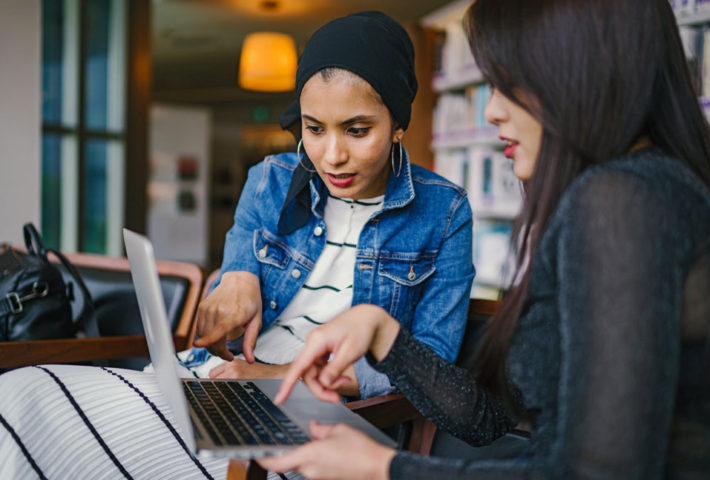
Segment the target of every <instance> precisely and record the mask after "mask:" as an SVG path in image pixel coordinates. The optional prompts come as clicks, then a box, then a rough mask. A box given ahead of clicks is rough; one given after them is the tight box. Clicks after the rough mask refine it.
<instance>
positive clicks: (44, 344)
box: [0, 335, 186, 368]
mask: <svg viewBox="0 0 710 480" xmlns="http://www.w3.org/2000/svg"><path fill="white" fill-rule="evenodd" d="M173 341H174V342H175V344H176V345H184V344H185V343H186V339H185V338H184V337H181V336H178V335H174V336H173ZM147 356H148V345H147V344H146V340H145V336H143V335H127V336H116V337H98V338H66V339H57V340H30V341H24V342H2V343H0V368H16V367H23V366H27V365H40V364H43V363H75V362H90V361H93V360H110V359H116V358H128V357H147Z"/></svg>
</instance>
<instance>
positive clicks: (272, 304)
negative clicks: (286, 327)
mask: <svg viewBox="0 0 710 480" xmlns="http://www.w3.org/2000/svg"><path fill="white" fill-rule="evenodd" d="M269 307H270V308H271V310H276V307H278V304H277V303H276V301H275V300H271V302H269Z"/></svg>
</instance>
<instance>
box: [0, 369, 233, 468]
mask: <svg viewBox="0 0 710 480" xmlns="http://www.w3.org/2000/svg"><path fill="white" fill-rule="evenodd" d="M227 466H228V462H227V460H210V461H202V460H198V459H197V458H195V457H194V456H193V455H191V454H190V453H189V451H188V449H187V446H186V444H185V442H184V440H183V438H182V437H181V433H180V432H178V431H177V430H176V428H175V427H174V426H173V421H172V414H171V412H170V411H169V409H168V407H167V404H166V402H165V400H164V398H163V396H162V394H161V393H160V391H159V389H158V385H157V382H156V381H155V377H154V375H153V374H149V373H143V372H138V371H134V370H124V369H118V368H103V367H82V366H69V365H43V366H37V367H26V368H21V369H18V370H13V371H10V372H7V373H5V374H3V375H0V479H25V478H28V479H30V478H50V479H84V478H85V479H102V478H106V479H117V478H132V479H172V478H175V479H198V478H199V479H204V478H213V479H220V480H221V479H224V478H226V477H227Z"/></svg>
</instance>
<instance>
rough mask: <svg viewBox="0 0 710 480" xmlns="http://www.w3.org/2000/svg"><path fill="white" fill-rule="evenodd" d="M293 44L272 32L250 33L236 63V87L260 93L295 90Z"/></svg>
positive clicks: (290, 40) (291, 39) (283, 36)
mask: <svg viewBox="0 0 710 480" xmlns="http://www.w3.org/2000/svg"><path fill="white" fill-rule="evenodd" d="M297 62H298V59H297V55H296V44H295V43H294V41H293V38H291V36H289V35H286V34H283V33H275V32H256V33H250V34H249V35H247V36H246V38H244V44H243V45H242V55H241V57H240V59H239V86H240V87H242V88H244V89H246V90H257V91H261V92H286V91H289V90H293V89H294V88H296V67H297Z"/></svg>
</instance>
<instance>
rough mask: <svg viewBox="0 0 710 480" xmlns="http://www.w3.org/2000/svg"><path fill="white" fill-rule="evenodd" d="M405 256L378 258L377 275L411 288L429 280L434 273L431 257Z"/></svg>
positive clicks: (434, 268) (432, 258) (432, 257)
mask: <svg viewBox="0 0 710 480" xmlns="http://www.w3.org/2000/svg"><path fill="white" fill-rule="evenodd" d="M407 257H408V256H406V255H401V256H400V255H398V256H396V257H380V262H379V268H378V272H377V273H378V274H379V275H381V276H383V277H387V278H389V279H390V280H394V281H395V282H397V283H399V284H401V285H404V286H406V287H413V286H415V285H419V284H420V283H422V282H423V281H424V280H426V279H427V278H429V277H430V276H431V275H432V274H433V273H434V272H435V271H436V267H434V256H433V255H412V256H411V257H410V258H407Z"/></svg>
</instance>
